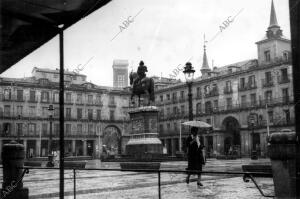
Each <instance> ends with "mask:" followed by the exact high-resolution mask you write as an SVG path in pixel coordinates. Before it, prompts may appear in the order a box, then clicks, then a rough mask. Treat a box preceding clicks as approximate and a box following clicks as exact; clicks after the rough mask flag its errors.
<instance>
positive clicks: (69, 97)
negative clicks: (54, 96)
mask: <svg viewBox="0 0 300 199" xmlns="http://www.w3.org/2000/svg"><path fill="white" fill-rule="evenodd" d="M71 98H72V94H71V93H66V103H71V102H72V99H71Z"/></svg>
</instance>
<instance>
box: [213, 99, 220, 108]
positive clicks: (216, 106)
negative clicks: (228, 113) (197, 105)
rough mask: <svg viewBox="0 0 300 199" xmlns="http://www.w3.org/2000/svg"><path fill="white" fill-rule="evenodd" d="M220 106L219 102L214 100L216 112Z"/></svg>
mask: <svg viewBox="0 0 300 199" xmlns="http://www.w3.org/2000/svg"><path fill="white" fill-rule="evenodd" d="M218 106H219V103H218V100H214V110H218Z"/></svg>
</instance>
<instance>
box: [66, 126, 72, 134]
mask: <svg viewBox="0 0 300 199" xmlns="http://www.w3.org/2000/svg"><path fill="white" fill-rule="evenodd" d="M66 135H71V124H66Z"/></svg>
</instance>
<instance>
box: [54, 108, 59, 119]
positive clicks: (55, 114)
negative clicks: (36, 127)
mask: <svg viewBox="0 0 300 199" xmlns="http://www.w3.org/2000/svg"><path fill="white" fill-rule="evenodd" d="M54 117H59V108H54Z"/></svg>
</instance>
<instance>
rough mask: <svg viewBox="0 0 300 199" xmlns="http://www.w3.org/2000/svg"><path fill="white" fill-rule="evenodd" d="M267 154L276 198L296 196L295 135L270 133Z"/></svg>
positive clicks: (290, 133)
mask: <svg viewBox="0 0 300 199" xmlns="http://www.w3.org/2000/svg"><path fill="white" fill-rule="evenodd" d="M269 143H270V145H269V146H268V152H269V156H270V159H271V163H272V171H273V180H274V188H275V196H276V198H294V197H295V196H296V133H295V132H279V133H272V134H271V136H270V140H269Z"/></svg>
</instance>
